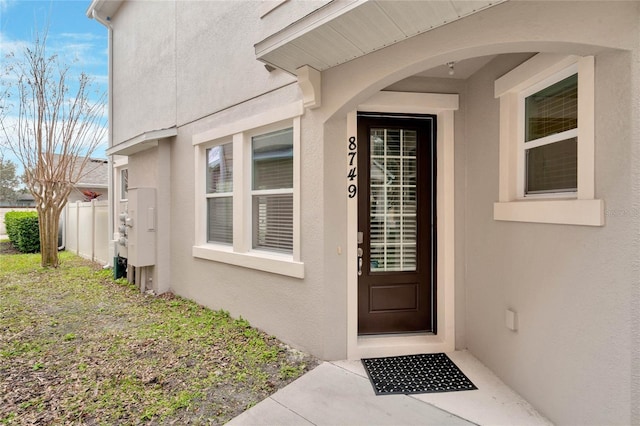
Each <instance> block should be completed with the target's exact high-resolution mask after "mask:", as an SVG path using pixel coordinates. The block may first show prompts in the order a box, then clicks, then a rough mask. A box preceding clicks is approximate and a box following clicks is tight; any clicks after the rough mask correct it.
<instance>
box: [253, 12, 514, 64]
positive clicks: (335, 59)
mask: <svg viewBox="0 0 640 426" xmlns="http://www.w3.org/2000/svg"><path fill="white" fill-rule="evenodd" d="M505 1H508V0H474V1H465V0H423V1H419V2H388V1H378V0H341V1H337V0H336V1H332V2H330V3H328V4H327V5H325V6H324V7H321V8H320V9H318V10H316V11H314V12H312V13H310V14H309V15H307V16H305V17H303V18H302V19H300V20H298V21H296V22H294V23H292V24H290V25H289V26H287V27H286V28H284V29H282V30H280V31H278V32H277V33H275V34H273V35H271V36H269V37H267V38H265V39H264V40H262V41H260V42H258V43H256V44H255V46H254V48H255V54H256V58H257V59H258V60H260V61H262V62H264V63H267V64H269V65H272V66H274V67H277V68H280V69H282V70H285V71H287V72H289V73H291V74H293V75H296V74H297V72H296V70H298V69H299V68H301V67H303V66H305V65H307V66H310V67H312V68H314V69H316V70H318V71H324V70H326V69H329V68H332V67H334V66H337V65H340V64H342V63H345V62H348V61H351V60H353V59H357V58H359V57H361V56H365V55H367V54H369V53H372V52H374V51H376V50H380V49H382V48H385V47H387V46H390V45H392V44H395V43H399V42H401V41H403V40H406V39H408V38H410V37H413V36H416V35H419V34H422V33H424V32H427V31H431V30H433V29H435V28H438V27H440V26H443V25H447V24H450V23H451V22H454V21H457V20H459V19H462V18H464V17H466V16H469V15H472V14H474V13H478V12H480V11H482V10H484V9H487V8H489V7H492V6H495V5H497V4H500V3H503V2H505Z"/></svg>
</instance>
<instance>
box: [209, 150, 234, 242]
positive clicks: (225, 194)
mask: <svg viewBox="0 0 640 426" xmlns="http://www.w3.org/2000/svg"><path fill="white" fill-rule="evenodd" d="M229 143H231V144H233V140H224V139H223V140H221V141H218V143H215V144H213V145H211V146H207V147H206V148H205V149H204V153H205V164H207V161H208V159H207V157H206V155H207V150H208V149H210V148H214V147H216V146H221V145H226V144H229ZM234 148H235V147H234ZM232 161H233V162H234V163H235V153H234V157H233V160H232ZM234 165H235V164H234ZM206 167H207V166H205V179H207V170H206ZM234 177H235V176H232V177H231V182H232V183H231V185H232V186H234V182H233V178H234ZM205 182H206V180H205ZM204 188H205V190H204V194H205V198H206V200H205V203H207V202H208V201H209V200H210V199H212V198H229V197H231V199H232V200H233V190H232V191H227V192H207V186H206V183H205V187H204ZM232 202H233V201H232ZM206 209H207V206H206V205H205V210H206ZM234 212H235V210H234ZM205 216H207V218H206V219H207V221H208V220H209V218H208V213H207V211H205ZM205 233H206V238H205V240H206V241H207V242H209V241H208V240H209V230H208V226H207V225H205ZM212 244H220V245H224V246H228V245H229V244H227V243H223V242H213V243H212Z"/></svg>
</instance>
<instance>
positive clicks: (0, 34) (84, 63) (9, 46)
mask: <svg viewBox="0 0 640 426" xmlns="http://www.w3.org/2000/svg"><path fill="white" fill-rule="evenodd" d="M90 4H91V1H90V0H48V1H35V0H0V69H2V68H4V67H3V65H4V64H3V62H5V61H7V60H6V59H5V55H7V54H9V53H10V52H15V53H19V51H21V50H22V49H23V47H24V46H25V45H28V44H29V43H31V42H33V40H34V35H35V33H36V31H38V32H42V29H43V28H45V27H46V26H47V24H48V27H49V30H48V37H47V54H54V53H55V54H58V55H59V57H60V58H61V59H62V60H63V61H64V63H66V64H68V65H70V66H71V69H70V74H71V75H79V74H80V72H85V73H86V74H88V75H90V76H91V77H92V78H93V80H94V82H95V84H96V85H97V86H98V88H99V91H101V92H106V90H107V83H108V73H107V70H108V47H107V42H108V37H107V36H108V34H107V29H106V28H105V27H104V26H102V25H101V24H100V23H98V22H97V21H96V20H93V19H89V18H87V16H86V11H87V8H88V7H89V5H90ZM105 114H106V108H105ZM106 148H107V141H106V137H105V141H104V143H103V144H102V145H101V147H100V148H98V149H97V150H96V151H95V152H94V154H93V157H102V158H106V155H105V153H104V151H105V150H106ZM5 151H8V150H6V149H5ZM4 154H5V158H10V155H9V154H8V153H7V152H4ZM13 161H15V160H13Z"/></svg>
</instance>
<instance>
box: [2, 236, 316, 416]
mask: <svg viewBox="0 0 640 426" xmlns="http://www.w3.org/2000/svg"><path fill="white" fill-rule="evenodd" d="M7 244H8V243H6V242H2V243H0V246H6V245H7ZM0 253H7V251H6V247H4V249H2V248H1V247H0ZM39 261H40V258H39V255H38V254H35V255H24V254H0V424H66V423H68V424H141V423H142V424H144V423H152V424H222V423H225V422H226V421H228V420H230V419H231V418H233V417H235V416H236V415H238V414H240V413H241V412H242V411H244V410H245V409H247V408H249V407H251V406H252V405H254V404H256V403H257V402H259V401H260V400H262V399H264V398H265V397H267V396H268V395H270V394H271V393H273V392H274V391H276V390H277V389H279V388H280V387H282V386H284V385H285V384H287V383H289V382H290V381H292V380H293V379H295V378H297V377H298V376H300V375H301V374H303V373H304V372H305V371H307V370H309V369H311V368H312V367H314V366H315V365H316V364H317V361H316V360H315V359H314V358H312V357H311V356H309V355H306V354H303V353H301V352H299V351H295V350H292V349H290V348H288V347H287V346H285V345H284V344H282V343H281V342H279V341H278V340H276V339H275V338H273V337H270V336H267V335H265V334H264V333H262V332H260V331H258V330H256V329H254V328H251V326H250V325H249V323H248V322H247V321H245V320H243V319H234V318H231V317H230V316H229V314H228V313H226V312H224V311H211V310H209V309H206V308H204V307H202V306H199V305H197V304H195V303H193V302H190V301H187V300H184V299H181V298H178V297H175V296H171V295H167V296H161V297H153V296H148V295H142V294H140V293H139V292H138V291H137V290H136V289H134V288H133V287H131V286H129V285H128V284H126V282H123V281H122V280H118V281H117V282H114V280H113V279H112V272H111V270H101V269H100V268H99V266H97V265H95V264H93V263H91V262H88V261H86V260H83V259H80V258H78V257H76V256H74V255H71V254H69V253H61V266H60V267H59V268H58V269H55V270H51V269H42V268H41V267H40V266H39Z"/></svg>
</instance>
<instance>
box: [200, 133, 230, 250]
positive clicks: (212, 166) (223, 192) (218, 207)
mask: <svg viewBox="0 0 640 426" xmlns="http://www.w3.org/2000/svg"><path fill="white" fill-rule="evenodd" d="M206 167H207V171H206V196H205V197H206V199H207V242H215V243H222V244H233V144H232V143H226V144H222V145H217V146H214V147H211V148H209V149H207V150H206Z"/></svg>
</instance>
